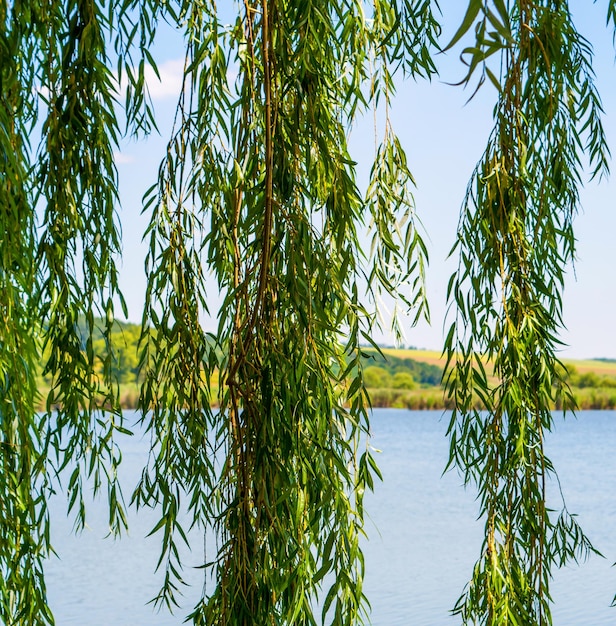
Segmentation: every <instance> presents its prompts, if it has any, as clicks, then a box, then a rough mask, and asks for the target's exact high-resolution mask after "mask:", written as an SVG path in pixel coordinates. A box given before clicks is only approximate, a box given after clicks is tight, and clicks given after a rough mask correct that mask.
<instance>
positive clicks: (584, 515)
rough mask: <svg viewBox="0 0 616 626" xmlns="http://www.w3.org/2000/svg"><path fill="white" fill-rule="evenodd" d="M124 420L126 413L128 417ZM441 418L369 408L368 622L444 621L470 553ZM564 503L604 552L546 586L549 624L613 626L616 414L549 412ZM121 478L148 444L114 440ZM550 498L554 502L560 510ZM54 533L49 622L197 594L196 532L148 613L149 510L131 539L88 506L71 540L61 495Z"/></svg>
mask: <svg viewBox="0 0 616 626" xmlns="http://www.w3.org/2000/svg"><path fill="white" fill-rule="evenodd" d="M128 419H129V420H130V419H131V416H130V414H129V415H128ZM446 426H447V417H444V418H442V417H441V414H440V413H439V412H421V411H418V412H413V411H399V410H375V412H374V416H373V418H372V430H373V438H372V445H373V446H374V447H375V448H378V449H379V450H381V452H380V453H379V454H378V455H377V459H378V462H379V466H380V467H381V470H382V472H383V475H384V482H383V483H378V484H377V486H376V493H374V494H370V495H369V496H367V498H366V509H367V512H368V515H369V518H370V519H369V520H368V523H367V530H368V534H369V540H367V541H366V542H365V544H364V551H365V557H366V582H365V590H366V593H367V595H368V597H369V599H370V602H371V604H372V615H371V623H372V624H373V626H407V625H409V624H411V625H413V626H424V625H425V626H454V625H456V624H459V623H460V620H459V618H455V617H452V616H451V615H450V614H449V611H450V609H451V608H452V606H453V605H454V604H455V601H456V599H457V598H458V596H459V595H460V593H461V592H462V590H463V587H464V585H465V583H466V582H467V580H468V578H469V577H470V574H471V571H472V567H473V564H474V562H475V560H476V559H477V557H478V556H479V552H480V547H481V541H482V529H483V523H482V522H481V521H477V520H476V519H475V518H476V515H477V504H476V502H475V501H474V495H475V494H474V493H473V492H472V490H470V489H466V490H465V489H464V488H463V487H462V486H461V480H460V478H459V477H458V476H457V475H456V474H455V472H449V473H447V474H445V475H444V476H442V471H443V468H444V466H445V462H446V458H447V452H448V442H447V439H446V438H445V430H446ZM546 448H547V453H548V456H549V457H550V458H551V459H552V461H553V462H554V465H555V467H556V469H557V470H558V473H559V476H560V480H561V485H562V489H563V492H564V494H565V497H566V499H567V505H568V508H569V510H570V511H571V512H573V513H577V514H578V519H579V522H580V524H581V525H582V527H583V528H584V530H585V531H586V533H587V534H588V535H589V536H590V538H591V539H592V540H593V543H594V544H595V547H597V548H598V549H599V550H600V551H601V552H602V553H603V554H604V555H605V557H606V558H605V559H602V558H599V557H592V558H591V559H589V560H588V561H587V562H586V563H583V564H581V565H579V566H568V567H566V568H563V569H561V570H559V571H557V572H556V574H555V577H554V581H553V584H552V592H553V598H554V610H553V617H554V624H555V626H579V625H588V624H590V625H592V626H607V625H613V624H615V623H616V608H610V603H611V601H612V598H613V597H614V594H615V593H616V568H614V567H612V563H614V561H616V499H615V498H614V487H615V486H616V455H615V454H614V449H615V448H616V412H613V411H606V412H598V411H596V412H595V411H588V412H580V413H579V415H578V417H577V419H575V418H568V419H567V420H566V421H563V420H562V419H560V418H559V417H557V418H556V423H555V428H554V432H553V433H551V434H550V435H549V436H548V438H547V440H546ZM122 449H123V469H122V476H121V478H122V481H123V484H125V493H126V494H127V495H130V491H131V490H132V487H133V486H134V485H135V483H136V482H137V480H138V478H139V475H140V471H141V468H142V466H143V464H144V462H145V459H146V457H147V451H148V441H147V439H142V438H140V437H139V436H135V437H132V438H126V439H125V440H123V441H122ZM551 491H552V492H553V493H554V495H555V499H554V501H553V505H554V508H556V507H558V506H559V502H558V500H557V499H556V495H557V490H556V488H555V486H552V488H551ZM51 508H52V524H53V527H52V540H53V543H54V547H55V548H56V550H57V552H58V554H59V558H58V559H56V558H53V559H51V560H50V561H49V563H48V566H47V567H46V573H47V583H48V591H49V599H50V603H51V606H52V608H53V610H54V614H55V616H56V622H57V624H58V625H59V626H64V625H72V624H75V625H77V624H79V625H83V624H87V625H88V626H109V625H112V624H113V625H114V626H141V625H143V626H150V625H152V626H176V625H179V624H181V623H183V620H184V617H185V616H186V614H187V613H188V612H189V611H190V609H191V608H192V606H193V605H194V603H195V602H196V600H197V598H198V597H199V595H200V593H201V588H202V581H201V578H200V574H199V570H196V569H191V566H198V565H200V564H201V563H202V562H203V554H204V547H203V538H201V537H198V536H197V537H195V545H194V546H193V547H192V553H190V554H187V555H186V557H187V559H186V562H187V564H188V565H189V567H188V570H187V576H186V580H187V582H189V583H192V586H190V587H188V588H187V589H186V591H185V597H184V603H183V606H182V608H181V610H177V611H176V612H175V614H173V615H170V614H169V613H168V612H165V611H161V612H155V611H153V609H152V606H151V605H148V604H147V602H148V601H149V600H150V599H151V598H152V597H153V595H154V594H155V593H156V591H157V589H158V584H159V583H160V580H161V578H160V574H154V568H155V565H156V561H157V558H158V539H157V538H156V537H151V538H146V537H145V535H146V534H147V533H148V531H149V530H150V529H151V527H152V525H153V523H154V522H155V520H156V518H155V515H154V514H153V513H152V512H149V511H141V512H139V514H136V513H135V512H134V511H133V512H131V513H130V515H129V523H130V532H129V536H127V537H123V538H122V539H120V540H113V539H105V538H104V537H105V535H106V534H107V527H106V510H105V506H104V505H102V504H100V503H96V502H95V503H93V504H91V505H90V507H89V508H88V528H87V529H86V530H85V531H84V532H83V533H81V534H80V535H79V536H77V537H75V536H74V535H73V534H72V533H71V528H72V522H71V521H70V520H67V519H66V517H65V510H66V505H65V502H64V501H63V500H62V498H56V499H54V501H53V502H52V503H51Z"/></svg>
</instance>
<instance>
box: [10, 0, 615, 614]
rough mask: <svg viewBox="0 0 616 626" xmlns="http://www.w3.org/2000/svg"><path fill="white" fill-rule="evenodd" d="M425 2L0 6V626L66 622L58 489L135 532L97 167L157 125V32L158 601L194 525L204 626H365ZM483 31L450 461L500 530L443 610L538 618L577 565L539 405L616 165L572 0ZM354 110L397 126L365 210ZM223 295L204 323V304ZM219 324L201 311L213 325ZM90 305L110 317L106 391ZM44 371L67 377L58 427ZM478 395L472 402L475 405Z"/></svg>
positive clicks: (473, 16) (407, 221)
mask: <svg viewBox="0 0 616 626" xmlns="http://www.w3.org/2000/svg"><path fill="white" fill-rule="evenodd" d="M615 7H616V5H615V3H614V2H611V1H610V2H609V3H608V18H609V19H610V20H612V21H615V22H616V8H615ZM436 9H437V3H436V2H432V3H431V2H430V1H429V0H387V1H386V0H372V2H367V3H366V2H360V1H359V0H339V1H336V2H333V1H331V0H312V1H310V2H306V1H305V0H261V1H252V0H245V1H244V2H236V3H233V4H231V3H221V6H220V7H219V6H217V4H216V3H215V2H214V1H213V0H196V1H191V2H189V1H188V0H176V1H173V2H165V3H159V2H156V1H155V0H122V1H119V0H60V1H58V2H47V3H45V2H43V3H41V2H38V1H37V2H35V1H33V0H13V1H11V2H8V1H6V2H2V3H1V4H0V163H1V164H2V168H1V169H0V313H1V314H0V347H1V349H0V389H1V392H0V430H1V432H2V443H1V448H0V450H1V452H0V463H1V464H2V471H1V472H0V621H2V623H5V624H52V623H53V616H52V614H51V612H50V610H49V607H48V605H47V598H46V593H45V583H44V576H43V562H44V559H45V558H46V557H47V556H48V555H49V553H50V551H51V546H50V540H49V537H50V531H49V516H48V511H47V500H48V497H49V496H50V494H51V493H52V491H53V490H54V489H56V488H57V486H58V482H61V484H62V485H63V486H64V488H65V489H66V491H67V494H68V503H69V510H70V511H73V514H74V516H75V523H76V526H77V528H79V527H82V526H83V524H84V523H85V506H84V501H83V496H82V485H84V484H85V481H88V480H89V481H92V482H93V484H94V486H95V489H96V490H99V489H101V488H105V489H106V490H107V492H108V499H109V504H110V506H109V525H110V529H111V530H112V532H114V533H119V532H121V530H122V529H123V528H124V527H125V524H126V520H125V513H124V504H123V497H122V493H121V491H120V488H119V485H118V484H117V480H116V470H117V466H118V463H119V461H120V456H121V455H120V451H119V450H118V449H117V447H116V445H115V444H114V434H115V433H116V432H117V431H124V427H123V425H122V416H121V412H120V410H119V408H118V398H117V386H116V384H115V382H114V380H113V374H112V372H113V363H114V354H113V345H112V342H111V330H112V324H113V320H114V316H115V309H116V307H118V306H120V307H122V308H124V304H123V300H122V296H121V294H120V293H119V290H118V277H117V276H118V275H117V269H116V260H117V258H118V254H119V250H120V232H119V223H118V220H117V217H116V214H115V210H116V205H117V202H118V197H117V188H118V180H117V173H116V169H115V165H114V160H113V151H114V149H115V148H116V147H117V144H118V139H119V137H120V136H122V134H123V133H129V134H134V135H141V134H143V133H147V132H149V131H150V130H151V129H152V128H153V127H155V119H154V116H153V113H152V110H151V108H150V105H149V98H148V92H147V86H146V84H145V76H146V68H147V65H148V64H150V65H153V64H154V60H153V58H152V53H151V46H152V43H153V41H154V37H155V34H156V30H157V26H158V24H159V23H160V22H161V20H164V21H165V22H166V23H168V24H171V25H172V26H174V27H176V28H178V29H180V30H181V32H183V34H184V39H185V42H186V56H185V66H184V77H183V88H182V91H181V94H180V98H179V102H178V106H177V114H176V123H175V127H174V130H173V134H172V137H171V139H170V141H169V144H168V148H167V152H166V155H165V158H164V160H163V162H162V163H161V166H160V170H159V176H158V181H157V182H156V184H154V185H153V186H152V188H151V189H150V190H149V192H148V194H147V195H146V198H145V204H144V210H145V211H146V212H147V214H148V215H149V217H150V224H149V227H148V230H147V232H146V237H147V239H148V241H149V253H148V257H147V260H146V266H147V273H148V286H147V293H146V302H145V307H144V316H143V322H144V324H143V329H144V330H143V336H142V338H141V355H140V360H141V371H142V374H143V379H144V381H145V382H144V383H143V386H142V390H141V406H142V410H143V420H144V422H145V423H146V424H147V428H148V429H149V432H150V434H151V440H152V451H151V454H150V458H149V462H148V465H147V467H146V468H145V469H144V471H143V475H142V479H141V481H140V483H139V485H138V487H137V489H136V490H135V492H134V494H133V502H134V503H135V504H136V505H137V506H155V507H157V510H158V511H159V512H160V519H159V522H158V523H157V524H156V526H155V528H154V529H153V533H158V534H159V536H160V538H161V548H162V549H161V555H160V561H159V566H160V568H161V570H162V572H163V580H162V585H161V590H160V593H159V595H158V596H157V598H156V600H157V602H158V603H159V604H163V605H168V606H169V607H173V606H174V605H175V604H176V603H177V602H178V594H179V593H180V592H181V588H182V585H183V580H182V562H181V558H180V554H181V549H180V548H181V545H180V544H181V543H183V542H188V533H189V531H191V530H192V531H193V532H195V529H196V530H198V531H200V532H203V533H206V535H207V536H212V535H213V536H214V537H216V540H215V542H214V543H215V545H211V543H208V551H207V553H206V555H205V558H204V564H203V565H204V577H205V584H204V591H203V597H202V599H201V601H200V602H199V604H198V605H197V606H196V607H194V609H193V611H192V613H191V615H190V618H189V619H191V620H192V621H193V622H194V623H197V624H217V625H218V624H220V625H225V624H228V625H239V624H241V625H246V624H258V625H262V624H316V623H317V622H323V623H330V624H355V623H358V622H361V621H362V619H363V618H364V617H365V615H366V612H367V608H368V604H367V599H366V598H365V595H364V593H363V590H362V580H363V570H364V563H363V557H362V553H361V549H360V545H359V540H360V537H361V535H362V534H363V532H364V529H363V519H364V518H363V514H364V511H363V494H364V492H365V490H366V489H370V488H372V486H373V480H374V477H375V475H377V476H378V468H377V466H376V464H375V461H374V459H373V457H372V456H371V453H370V448H369V446H367V445H366V439H365V437H366V435H367V434H368V432H369V419H368V418H369V398H368V396H367V394H366V391H365V389H364V385H363V378H362V370H361V364H360V354H361V347H360V346H361V344H362V343H363V342H370V341H371V334H372V332H373V331H374V329H375V327H376V325H377V318H376V317H375V313H374V309H375V303H376V298H377V297H378V295H379V293H380V292H381V291H385V292H388V293H393V294H397V295H398V296H399V297H400V299H401V301H402V302H403V303H405V305H406V306H408V307H410V308H414V309H415V311H416V315H421V314H423V313H427V309H426V306H427V305H426V302H425V299H424V291H423V268H424V264H425V262H426V251H425V247H424V245H423V243H422V241H421V239H420V237H419V236H418V233H417V230H416V228H415V223H414V220H413V200H412V196H411V188H412V177H411V173H410V171H409V169H408V166H407V161H406V156H405V153H404V149H403V147H402V146H401V144H400V142H399V141H398V139H397V137H396V135H395V132H394V129H393V128H392V126H391V123H390V119H389V106H390V102H391V98H392V97H393V94H394V92H395V84H396V80H397V76H404V75H406V76H411V77H416V78H417V77H429V76H430V75H431V74H433V73H434V71H435V67H434V64H433V54H434V51H435V49H436V45H435V44H436V39H437V37H438V35H439V33H440V27H439V22H438V20H437V17H438V13H437V12H435V11H436ZM469 31H472V32H473V33H474V41H473V42H472V43H471V45H470V46H468V47H467V48H465V50H464V52H463V58H464V60H465V61H466V62H467V68H468V74H467V76H466V82H467V83H468V82H471V81H473V80H476V81H477V83H478V85H481V83H482V82H483V81H484V80H485V79H486V78H487V79H489V80H490V81H491V82H492V83H493V84H494V85H495V86H496V88H497V90H498V104H497V106H496V109H495V116H494V118H495V119H494V121H495V127H494V131H493V133H492V135H491V137H490V140H489V143H488V146H487V148H486V152H485V154H484V156H483V158H482V159H481V161H480V162H479V164H478V166H477V169H476V171H475V173H474V175H473V179H472V181H471V183H470V185H469V188H468V192H467V196H466V200H465V202H464V205H463V212H462V218H461V222H460V230H459V240H458V243H457V244H456V247H455V250H456V252H457V253H459V255H460V266H459V271H458V272H457V273H456V274H455V275H454V276H453V277H452V280H451V282H450V285H449V294H450V301H451V304H452V307H453V309H454V310H455V322H454V324H453V326H452V328H451V332H450V333H449V335H448V339H447V345H446V350H447V354H448V358H449V371H448V377H447V385H448V390H449V393H450V395H451V396H452V397H453V398H454V399H455V404H456V409H455V411H454V413H453V416H452V420H451V425H450V435H451V458H450V464H454V465H456V466H457V467H458V468H459V469H460V470H461V471H462V472H463V474H464V476H465V477H466V480H467V481H469V482H474V483H475V484H476V485H477V486H478V488H479V494H480V503H481V513H482V515H483V516H484V518H485V520H486V539H485V543H484V549H483V553H482V556H481V558H480V560H479V561H478V563H477V565H476V567H475V570H474V574H473V578H472V581H471V582H470V583H469V586H468V588H467V590H466V592H465V593H464V595H463V596H462V598H461V599H460V601H459V602H458V604H457V606H456V612H458V613H460V614H461V616H462V619H463V621H464V622H465V623H469V624H470V623H478V624H489V625H496V624H524V625H525V626H529V625H532V624H548V623H550V622H551V618H550V606H549V600H550V595H549V588H548V585H549V580H550V576H551V573H552V571H553V568H554V567H555V566H558V565H560V564H561V563H563V562H565V561H567V560H568V559H571V558H574V559H575V558H578V557H579V556H583V555H584V554H585V553H586V552H587V551H588V550H591V549H592V548H591V546H590V543H589V542H588V540H587V539H586V537H585V536H584V534H583V533H582V531H581V530H580V529H579V527H578V526H577V524H576V523H575V520H574V518H573V517H572V516H571V515H569V513H568V512H567V510H566V508H565V507H564V505H563V510H562V512H561V514H560V515H559V516H557V517H555V516H554V515H553V513H552V512H551V511H549V510H548V508H547V505H546V500H545V484H546V479H547V477H548V476H549V474H550V473H552V472H553V468H552V466H551V464H550V462H549V460H548V459H547V458H546V457H545V455H544V452H543V440H544V434H545V432H546V431H548V430H549V429H550V426H551V415H550V413H549V410H548V407H549V405H550V402H551V401H552V399H553V398H552V395H553V393H554V391H553V389H556V388H560V389H564V393H565V394H566V393H567V391H566V383H565V381H563V380H560V378H559V377H561V376H562V369H561V368H560V367H559V363H558V360H557V358H556V348H557V346H558V331H559V328H560V325H561V309H562V305H561V292H562V284H563V276H564V271H565V267H566V264H567V263H568V262H569V261H570V260H571V259H572V258H573V254H574V243H575V239H574V234H573V230H572V220H573V216H574V214H575V211H576V207H577V204H578V191H577V190H578V187H579V184H580V181H581V177H582V173H581V172H582V165H581V159H582V156H583V155H584V154H586V155H587V156H588V158H589V160H590V163H591V165H592V168H593V171H594V173H595V174H599V173H601V172H602V171H604V170H605V169H606V163H605V159H606V154H607V147H606V145H605V140H604V137H603V134H602V129H601V121H600V114H601V107H600V102H599V99H598V96H597V93H596V91H595V89H594V86H593V75H592V68H591V65H590V62H591V49H590V46H589V44H588V42H586V41H585V40H584V39H583V38H582V37H581V36H580V35H579V34H578V33H577V31H576V30H575V27H574V25H573V23H572V20H571V16H570V14H569V11H568V4H567V2H565V1H564V0H561V1H558V0H535V1H533V2H531V1H530V0H517V1H514V0H510V1H505V0H491V1H488V0H483V1H482V0H469V2H468V11H467V13H466V16H465V17H464V19H463V23H462V24H461V26H460V29H459V30H458V32H457V33H456V35H455V36H454V38H453V41H452V42H451V46H454V45H457V44H458V42H459V41H460V40H466V39H465V38H466V36H467V35H468V33H469ZM371 109H374V112H375V117H376V118H377V119H379V120H381V121H382V133H381V136H380V138H379V139H378V140H377V145H376V146H375V155H374V162H373V166H372V170H371V175H370V180H369V184H368V186H367V191H366V193H365V194H362V193H361V191H360V189H359V187H358V181H357V175H356V169H355V163H354V162H353V159H352V157H351V155H350V153H349V148H348V141H347V138H348V135H349V131H350V129H351V128H352V126H353V123H354V121H355V120H356V119H357V117H358V116H359V115H361V114H363V113H365V112H367V111H370V110H371ZM119 111H121V119H122V120H123V121H122V127H121V126H120V121H119V120H120V117H119V115H120V114H119ZM366 230H367V231H368V233H369V237H371V238H372V239H371V249H370V252H369V253H364V252H363V249H362V243H363V242H364V241H365V236H366ZM210 279H213V281H214V282H215V284H216V285H217V291H219V292H220V293H221V294H222V296H223V299H224V301H223V306H222V307H221V309H220V311H219V312H216V311H209V310H208V304H209V302H210V297H211V293H209V292H208V291H207V289H206V285H208V284H212V283H211V280H210ZM208 281H209V282H208ZM364 294H365V295H364ZM124 313H125V311H124ZM208 313H210V314H213V315H217V319H218V330H217V331H216V332H215V333H211V334H207V333H205V332H204V330H203V319H204V315H206V314H208ZM95 316H100V317H102V318H103V319H104V320H105V321H104V328H103V329H102V332H103V337H104V338H105V343H106V349H105V353H104V354H103V355H102V361H103V367H102V375H101V374H100V371H101V367H100V364H96V363H95V354H94V349H93V337H94V336H95ZM83 320H85V326H86V332H85V333H84V332H83V331H80V330H79V328H80V327H83ZM41 362H43V365H44V369H45V373H47V374H48V375H49V376H51V378H52V381H53V382H52V386H51V391H50V392H49V396H48V397H47V407H48V410H47V412H46V413H45V414H43V415H40V414H37V413H36V412H35V410H34V407H35V402H36V400H37V389H36V385H35V375H36V368H37V366H38V364H39V363H41ZM95 365H96V367H95ZM487 367H493V368H494V376H488V373H487V369H486V368H487ZM215 376H218V377H219V382H220V385H219V386H218V388H219V389H220V392H219V397H216V398H213V397H212V396H211V393H210V389H211V388H212V386H211V385H210V382H211V381H212V380H213V378H214V377H215ZM494 380H496V382H494ZM555 383H559V384H558V385H557V384H555ZM477 399H479V400H481V401H482V402H483V403H484V405H485V406H486V407H487V408H488V411H487V412H478V411H476V410H474V408H473V407H474V406H475V405H476V400H477ZM213 403H217V404H218V405H219V407H220V408H219V409H216V410H213V409H211V408H210V407H211V406H212V404H213ZM186 520H188V522H187V521H186Z"/></svg>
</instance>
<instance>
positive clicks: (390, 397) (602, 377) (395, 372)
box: [37, 319, 616, 410]
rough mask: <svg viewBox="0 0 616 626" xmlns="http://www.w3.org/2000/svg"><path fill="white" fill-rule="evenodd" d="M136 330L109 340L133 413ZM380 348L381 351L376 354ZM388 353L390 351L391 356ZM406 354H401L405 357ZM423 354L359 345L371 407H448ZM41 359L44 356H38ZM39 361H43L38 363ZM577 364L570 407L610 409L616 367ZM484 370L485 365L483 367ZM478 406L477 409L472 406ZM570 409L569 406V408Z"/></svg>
mask: <svg viewBox="0 0 616 626" xmlns="http://www.w3.org/2000/svg"><path fill="white" fill-rule="evenodd" d="M78 327H79V331H80V333H81V336H82V350H84V351H85V349H86V345H85V343H86V337H87V328H86V326H85V323H84V322H83V321H80V322H79V323H78ZM103 327H104V324H103V320H101V319H96V320H95V329H97V330H95V332H94V334H93V336H92V337H93V340H92V348H93V351H94V354H95V358H96V360H97V362H98V364H97V365H95V368H94V371H95V372H96V373H97V374H98V376H99V377H101V378H102V377H103V375H104V372H103V368H104V360H103V358H102V355H103V354H104V352H105V345H106V344H105V337H104V334H103V330H102V328H103ZM141 335H142V332H141V326H140V325H139V324H132V323H127V322H120V321H118V320H115V321H114V324H113V329H112V332H111V334H110V336H109V337H110V341H111V343H112V345H113V348H114V360H113V362H112V364H111V375H112V376H113V377H114V379H115V380H116V381H117V383H118V385H119V389H118V392H119V402H120V404H121V406H122V407H123V408H126V409H136V408H138V406H139V383H140V376H139V373H140V364H139V339H140V337H141ZM381 350H382V351H381ZM392 352H393V353H392ZM405 353H406V354H405ZM422 354H424V353H423V351H418V350H414V349H408V350H406V351H405V350H400V349H397V350H395V351H388V349H387V348H382V349H378V350H377V349H375V348H372V347H369V346H364V349H363V351H362V354H361V364H362V376H363V383H364V385H365V386H366V388H367V389H368V390H369V393H370V401H371V404H372V406H374V407H381V408H405V409H413V410H425V409H435V410H436V409H451V408H452V406H453V405H452V403H451V402H450V401H448V399H447V398H446V396H445V390H444V387H443V384H442V378H443V371H444V364H445V362H444V359H438V358H436V357H435V355H434V354H431V353H430V361H431V362H426V361H424V360H422V358H426V357H425V356H422ZM44 356H45V355H44ZM43 361H44V359H43ZM594 363H595V365H596V369H595V370H593V369H592V367H593V365H592V364H593V361H587V362H584V364H583V371H581V372H580V371H578V368H577V367H576V365H575V363H572V362H567V364H566V365H563V372H562V380H565V381H566V382H567V384H568V385H569V386H570V388H571V392H572V395H573V399H574V402H575V405H574V407H575V408H578V409H583V410H586V409H616V365H615V366H614V367H610V368H609V372H607V373H606V372H602V371H601V367H600V365H601V364H602V363H605V364H609V365H611V363H612V361H610V360H609V359H597V360H596V361H594ZM488 367H489V365H488ZM52 380H53V379H52V377H51V376H50V375H49V374H45V375H44V374H43V370H42V367H41V368H40V373H39V378H38V383H37V386H38V389H39V391H40V393H41V401H40V405H39V408H40V409H41V410H43V409H44V403H45V399H46V398H47V390H48V388H49V387H50V385H51V383H52ZM210 387H211V388H212V398H213V403H214V405H216V401H215V398H216V397H217V392H216V389H217V387H218V377H217V376H216V374H214V376H213V378H212V379H211V380H210ZM478 406H482V405H481V403H480V402H478ZM553 408H554V409H560V408H562V401H561V399H560V398H559V397H558V394H555V397H554V402H553ZM571 408H573V407H571Z"/></svg>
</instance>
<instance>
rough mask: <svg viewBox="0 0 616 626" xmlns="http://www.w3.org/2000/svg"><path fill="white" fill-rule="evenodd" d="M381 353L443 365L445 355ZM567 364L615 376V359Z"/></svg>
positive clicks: (389, 350) (582, 370) (393, 350)
mask: <svg viewBox="0 0 616 626" xmlns="http://www.w3.org/2000/svg"><path fill="white" fill-rule="evenodd" d="M381 351H382V352H383V354H389V355H391V356H393V357H396V358H398V359H414V360H415V361H421V362H423V363H430V364H431V365H438V366H439V367H445V357H444V356H443V355H442V354H441V353H440V352H437V351H436V350H407V349H404V348H381ZM562 361H563V363H564V364H565V365H567V366H571V365H572V366H573V367H575V369H576V370H577V371H578V372H579V373H580V374H586V373H587V372H594V373H595V374H598V375H600V376H615V377H616V361H597V360H594V359H563V360H562Z"/></svg>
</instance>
